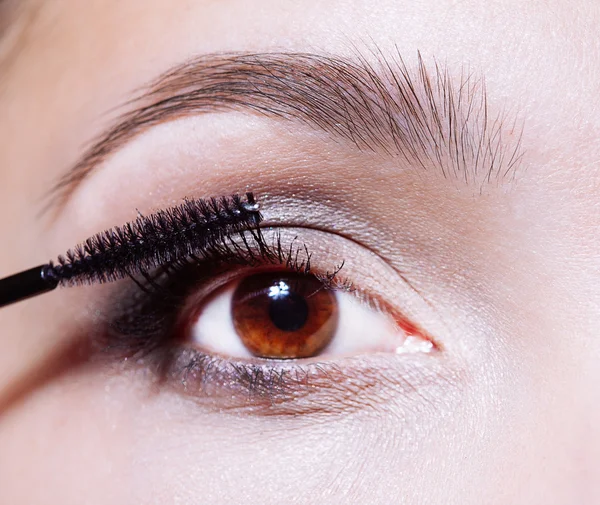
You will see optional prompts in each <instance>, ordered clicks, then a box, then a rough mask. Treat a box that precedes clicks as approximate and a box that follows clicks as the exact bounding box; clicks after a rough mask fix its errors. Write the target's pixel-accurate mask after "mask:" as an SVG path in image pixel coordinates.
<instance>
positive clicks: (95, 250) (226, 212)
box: [44, 193, 262, 286]
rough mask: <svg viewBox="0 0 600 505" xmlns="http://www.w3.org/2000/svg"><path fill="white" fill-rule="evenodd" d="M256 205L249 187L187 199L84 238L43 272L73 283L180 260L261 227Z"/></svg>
mask: <svg viewBox="0 0 600 505" xmlns="http://www.w3.org/2000/svg"><path fill="white" fill-rule="evenodd" d="M261 221H262V215H261V214H260V212H259V205H258V203H256V201H255V199H254V196H253V194H252V193H246V201H244V200H242V198H240V197H239V196H238V195H234V196H232V197H230V198H227V197H222V198H219V199H216V198H211V199H209V200H201V199H197V200H186V201H185V202H184V203H182V204H180V205H178V206H176V207H173V208H171V209H168V210H160V211H158V212H156V213H154V214H151V215H148V216H141V215H140V216H139V217H138V218H137V219H136V220H135V221H132V222H130V223H127V224H125V225H123V226H118V227H115V228H111V229H109V230H107V231H104V232H101V233H98V234H96V235H94V236H93V237H90V238H88V239H87V240H86V241H85V242H83V243H82V244H80V245H78V246H77V247H75V248H74V249H71V250H69V251H67V253H66V254H65V255H64V256H59V257H58V260H57V262H56V263H54V262H50V263H49V264H48V265H47V268H46V270H45V273H44V275H45V276H46V277H47V278H49V279H52V280H54V281H56V282H57V283H58V284H61V285H66V286H72V285H78V284H92V283H96V282H99V283H104V282H112V281H115V280H118V279H122V278H124V277H128V276H134V275H136V274H140V273H145V272H149V271H151V270H153V269H154V268H156V267H159V266H161V265H164V264H168V263H171V262H174V261H179V260H182V259H184V258H186V257H188V256H190V255H192V254H194V252H196V251H198V250H204V249H206V248H207V247H210V246H214V245H216V244H218V243H219V242H221V241H222V240H223V239H225V238H227V237H229V236H231V235H232V234H236V233H243V232H244V231H247V230H258V234H259V236H260V230H259V228H258V226H259V224H260V222H261Z"/></svg>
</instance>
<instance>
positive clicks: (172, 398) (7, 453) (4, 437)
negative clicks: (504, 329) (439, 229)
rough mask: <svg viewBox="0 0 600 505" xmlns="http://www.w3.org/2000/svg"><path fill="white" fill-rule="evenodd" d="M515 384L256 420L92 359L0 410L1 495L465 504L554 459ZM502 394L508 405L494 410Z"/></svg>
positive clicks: (124, 500) (510, 488) (541, 482)
mask: <svg viewBox="0 0 600 505" xmlns="http://www.w3.org/2000/svg"><path fill="white" fill-rule="evenodd" d="M482 378H483V377H480V379H482ZM486 383H487V386H486ZM515 386H516V384H504V385H499V384H496V385H495V386H492V385H491V384H490V382H488V381H485V380H482V381H481V382H477V383H476V384H471V387H466V388H465V389H463V390H461V391H456V392H455V397H454V398H449V397H448V396H449V395H446V396H445V397H444V398H443V400H440V399H439V398H438V401H435V399H434V398H433V397H431V398H430V401H428V402H424V403H418V404H417V403H416V402H410V401H407V398H398V399H397V401H395V402H390V403H389V404H387V405H386V406H385V408H384V406H382V408H381V409H379V408H377V409H376V408H366V409H365V410H363V411H360V412H357V413H355V414H348V415H343V414H342V415H338V416H329V417H321V418H316V417H312V416H298V417H295V416H280V417H274V416H273V417H260V416H258V415H252V414H251V413H243V412H238V413H216V412H213V413H209V412H207V411H206V410H203V409H202V408H200V407H199V406H198V405H197V404H196V403H195V402H194V401H192V400H189V399H184V398H182V397H179V396H177V395H175V394H172V393H169V392H166V391H164V389H163V390H161V389H159V388H160V387H161V386H160V385H157V384H154V385H152V384H148V383H146V382H145V380H144V378H143V377H142V376H141V375H137V374H133V373H132V375H128V374H123V375H121V376H119V377H116V376H114V377H111V376H107V374H106V372H103V371H100V370H94V369H93V367H90V366H89V365H88V366H86V367H85V368H83V367H82V368H81V369H80V370H74V371H73V372H72V373H70V374H65V375H63V376H62V377H60V378H58V379H56V380H54V381H52V382H51V383H48V384H47V385H45V386H43V387H41V388H39V389H38V390H37V391H35V392H33V393H32V394H30V395H29V396H28V397H27V399H26V400H24V401H23V402H22V403H20V404H18V405H14V406H13V407H12V409H11V410H10V411H7V412H5V413H4V414H3V416H2V418H1V419H0V447H1V448H2V450H1V451H0V475H1V476H2V479H1V480H2V486H0V503H48V502H50V503H60V504H61V505H69V504H71V503H72V504H80V503H97V504H108V503H111V504H116V505H119V504H130V503H146V504H153V503H156V504H163V503H180V504H183V505H187V504H195V503H214V504H221V503H223V504H225V503H245V502H250V503H265V504H268V503H287V502H289V501H290V497H294V500H295V502H297V503H307V504H310V503H319V504H320V505H325V504H327V503H339V501H338V500H339V497H340V496H345V497H348V501H350V502H356V503H388V502H389V501H388V500H389V497H390V496H393V497H397V498H398V499H400V498H402V499H405V500H407V501H408V502H409V503H410V502H417V501H418V502H427V503H438V501H439V502H440V503H449V502H456V503H465V504H466V503H470V502H469V501H468V498H466V496H465V494H464V493H465V490H466V489H468V490H469V491H468V493H467V496H469V497H471V498H473V497H477V500H475V501H474V503H482V502H486V497H488V498H489V497H490V496H501V495H502V496H510V497H512V498H514V499H515V500H516V498H517V497H519V492H520V491H519V490H522V489H525V488H527V487H528V486H529V487H530V488H532V489H535V490H536V492H538V491H539V492H541V491H540V490H541V489H544V488H545V486H547V484H548V482H550V480H548V477H549V476H550V475H551V476H552V479H553V481H554V479H558V480H560V478H559V475H558V474H559V471H560V468H559V467H558V466H557V465H556V464H555V463H553V461H555V460H554V458H553V454H554V453H555V452H556V451H555V449H556V447H555V446H552V447H547V446H546V447H545V446H544V444H543V443H542V442H543V440H542V439H546V437H547V432H546V431H543V430H542V431H541V435H536V433H538V432H540V429H539V428H540V419H539V409H537V408H536V407H535V404H532V403H531V402H530V401H529V399H527V401H526V399H524V398H523V394H522V393H523V392H522V391H521V394H520V395H519V394H517V393H518V392H517V391H516V390H515V389H514V388H515ZM498 397H502V398H508V397H511V398H513V399H514V401H513V402H504V403H503V407H502V409H499V408H498V405H492V404H491V403H490V398H498ZM517 397H520V398H519V399H518V400H517V399H516V398H517ZM362 400H363V401H365V402H368V401H369V398H366V397H364V398H362ZM492 403H493V402H492ZM524 405H525V407H526V408H525V410H524ZM548 419H550V418H547V417H546V420H545V424H544V426H546V429H547V430H548V429H551V428H550V427H548ZM516 420H518V422H517V421H516ZM563 442H564V441H563ZM522 448H527V450H526V451H525V454H523V450H522ZM563 449H564V447H563ZM563 449H561V451H559V452H561V454H564V450H563ZM540 458H541V459H540ZM541 460H543V461H546V463H544V464H543V465H540V461H541ZM555 473H556V474H557V475H554V474H555ZM521 476H523V477H521ZM524 480H527V482H524ZM558 480H557V481H558ZM28 483H35V485H29V484H28ZM567 494H568V493H567ZM336 497H337V498H338V499H336ZM442 498H444V499H442ZM453 500H456V501H453ZM512 502H514V500H513V501H512ZM500 503H501V502H500Z"/></svg>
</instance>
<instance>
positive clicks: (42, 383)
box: [0, 0, 600, 504]
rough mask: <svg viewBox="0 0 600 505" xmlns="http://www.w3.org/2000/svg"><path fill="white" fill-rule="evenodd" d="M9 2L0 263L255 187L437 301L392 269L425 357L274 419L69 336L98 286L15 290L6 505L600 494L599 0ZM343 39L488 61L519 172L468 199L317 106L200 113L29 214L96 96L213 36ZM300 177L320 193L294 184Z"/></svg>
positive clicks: (0, 318) (126, 92)
mask: <svg viewBox="0 0 600 505" xmlns="http://www.w3.org/2000/svg"><path fill="white" fill-rule="evenodd" d="M17 4H18V2H17V3H15V6H16V9H15V12H14V13H12V14H11V12H12V11H10V10H9V14H10V15H14V19H13V20H12V21H11V23H9V27H10V26H14V27H20V28H19V29H17V28H15V30H14V31H15V32H18V33H17V34H16V35H15V33H13V32H11V37H10V38H7V39H6V40H5V43H4V45H3V46H2V52H0V54H1V55H2V60H0V72H1V76H2V78H1V80H0V138H1V139H2V141H1V142H2V148H1V149H0V166H1V167H2V170H1V171H0V196H1V197H0V216H1V217H0V236H1V237H3V245H2V248H1V250H0V276H4V275H9V274H11V273H14V272H16V271H19V270H22V269H25V268H28V267H31V266H33V265H36V264H40V263H42V262H44V261H46V260H47V258H50V257H54V256H55V255H56V254H59V253H61V252H62V251H64V250H65V249H67V248H68V247H70V246H72V245H73V244H75V243H77V241H79V240H81V239H83V238H85V237H87V236H89V235H90V234H93V233H95V232H97V231H100V230H102V229H104V228H106V227H108V226H112V225H115V224H121V223H123V222H125V221H126V220H128V219H131V218H134V217H135V215H136V209H140V211H142V212H143V213H146V212H148V211H150V210H152V209H157V208H163V207H165V206H168V205H171V204H173V203H175V202H178V201H179V200H180V199H181V198H183V197H185V196H206V195H220V194H230V193H231V192H232V191H244V190H246V189H248V188H251V189H253V190H254V191H256V193H257V194H260V193H262V194H265V195H266V201H267V202H271V203H272V207H271V208H272V209H273V210H272V211H269V212H267V217H268V218H269V219H271V220H272V221H280V222H281V223H283V224H291V225H294V223H296V224H297V222H298V221H299V220H300V217H301V216H303V215H308V220H309V222H310V223H313V224H315V226H317V225H318V227H320V228H323V229H334V230H343V232H344V234H345V235H346V236H349V237H351V238H355V239H357V240H358V239H360V241H361V242H362V243H365V242H366V243H373V244H375V245H374V246H373V247H379V248H380V249H381V251H383V252H382V253H381V255H382V256H385V258H386V259H387V260H388V261H389V263H390V264H391V265H394V266H395V267H398V266H399V265H400V264H402V268H403V270H404V271H405V273H406V275H407V276H409V277H410V278H411V280H412V281H413V282H414V284H415V285H416V286H418V288H419V292H420V293H422V295H423V297H424V298H425V299H426V300H427V303H422V302H417V301H415V302H414V303H412V302H411V303H410V304H409V303H408V302H409V301H410V300H412V298H410V297H409V294H408V293H409V290H407V289H406V288H403V289H404V291H402V289H401V288H398V294H397V297H395V298H394V299H395V300H401V302H402V303H404V301H406V304H405V305H407V306H408V305H410V306H411V307H413V309H410V310H409V309H406V310H408V311H409V312H410V314H409V315H410V317H411V319H413V320H414V321H413V322H415V323H416V324H418V325H421V326H423V327H424V328H426V329H427V332H428V334H430V335H433V336H434V337H435V339H436V341H437V342H438V344H439V348H440V351H439V352H437V353H435V355H427V354H424V355H420V354H419V355H414V356H408V357H402V358H401V359H391V358H389V357H385V356H383V357H375V358H373V359H374V361H373V362H372V363H373V366H372V367H371V374H372V375H371V380H370V383H369V384H365V383H364V382H363V383H361V385H360V387H359V388H358V389H359V390H358V392H355V393H354V394H353V395H349V394H348V395H345V394H344V391H346V389H345V388H347V387H348V383H347V382H343V381H342V379H341V378H336V377H333V379H332V380H334V381H336V380H338V381H341V382H340V384H341V385H340V387H339V388H338V392H337V393H336V391H335V387H334V388H333V389H332V388H331V387H330V386H327V385H324V386H323V388H322V390H321V389H319V391H317V392H316V393H314V395H316V396H310V397H307V398H308V399H306V401H302V400H298V402H297V403H294V402H292V403H290V404H289V405H288V404H286V405H287V406H286V407H285V409H283V410H281V411H277V412H275V413H274V415H270V414H269V410H268V409H260V408H253V407H252V408H244V406H243V405H241V406H240V405H239V404H237V405H236V406H235V408H233V409H221V410H220V409H219V408H215V406H214V405H210V404H205V403H204V402H202V401H198V400H197V399H194V398H193V397H190V395H184V394H182V392H181V390H180V389H177V388H176V387H171V386H169V385H161V384H157V383H156V381H155V380H154V379H153V378H152V377H151V374H149V373H145V372H144V371H143V370H139V369H135V368H134V367H128V366H122V365H123V364H122V363H121V362H119V360H117V359H116V358H115V359H114V360H112V361H111V360H108V361H107V360H100V359H94V358H93V356H90V353H89V352H87V350H85V349H84V350H82V348H81V345H80V344H74V343H73V342H81V341H82V340H85V337H86V336H87V334H88V333H89V327H90V325H91V322H90V321H91V320H92V319H93V314H94V311H93V307H95V306H96V304H98V306H102V305H101V304H102V300H103V297H104V298H106V297H107V296H110V294H111V293H113V291H111V290H112V289H113V288H112V287H107V286H101V287H99V286H91V287H84V288H76V289H73V290H64V291H57V292H55V293H52V294H49V295H44V296H42V297H38V298H36V299H31V300H28V301H26V302H23V303H21V304H18V305H15V306H11V307H8V308H5V309H2V311H1V312H0V327H1V328H2V332H1V333H0V346H1V349H2V352H1V353H0V447H1V448H2V450H1V451H0V476H1V477H0V482H1V485H0V502H2V503H28V504H37V503H57V504H58V503H60V504H70V503H73V504H75V503H90V504H104V503H114V504H118V503H124V504H125V503H182V504H188V503H282V502H283V503H319V504H324V503H414V504H420V503H428V504H433V503H445V504H471V503H472V504H480V503H487V504H509V503H510V504H518V503H523V504H537V503H539V504H572V503H581V504H586V503H589V504H591V503H598V502H600V485H599V482H600V479H599V477H600V470H599V469H600V431H599V430H598V429H597V428H596V427H597V426H598V425H599V423H600V407H599V405H600V386H598V384H600V368H599V367H598V362H599V359H600V339H598V336H599V335H598V328H600V311H598V309H597V308H598V306H600V282H599V280H600V254H599V253H598V251H600V235H599V234H598V230H599V229H600V208H599V205H598V195H599V191H600V169H599V167H598V159H600V143H599V142H598V138H600V93H599V91H600V86H599V85H598V82H599V80H598V79H599V77H600V76H599V75H598V72H599V70H598V69H600V46H599V45H598V41H597V36H596V33H597V26H599V23H600V6H599V5H597V4H595V3H594V2H586V1H585V0H581V1H579V2H559V1H550V2H548V1H545V2H542V1H529V2H522V1H520V2H518V1H510V0H505V1H493V2H490V1H486V2H477V1H465V2H453V1H450V0H443V1H440V0H436V1H427V0H422V1H418V2H408V1H407V2H397V1H392V0H382V1H377V2H369V1H366V0H365V1H350V0H346V1H328V2H317V1H311V0H306V1H303V2H291V1H290V2H282V1H272V2H270V1H268V0H261V1H260V2H244V1H241V0H240V1H234V0H231V1H227V2H209V1H194V2H192V1H184V0H169V1H160V0H155V1H151V2H148V1H143V0H139V1H138V0H127V1H126V2H122V1H121V2H117V1H116V0H115V1H112V0H104V1H89V2H80V1H76V0H56V1H53V2H43V4H42V5H41V6H40V5H36V2H31V4H28V2H23V5H22V6H18V5H17ZM21 28H22V30H21ZM353 44H354V45H355V46H357V47H359V49H360V48H363V47H364V48H369V47H371V48H372V47H373V46H374V45H376V46H377V47H378V48H379V49H380V50H381V51H384V52H386V51H392V50H394V46H397V49H398V51H399V52H400V53H401V54H402V55H403V56H404V57H405V58H406V60H407V61H408V62H409V64H411V65H412V64H414V62H415V61H416V54H417V50H419V51H420V52H421V53H422V54H423V55H424V58H425V59H426V60H427V61H432V58H433V57H435V58H436V59H437V61H442V62H444V63H447V64H448V66H449V67H450V68H453V69H459V70H460V69H461V68H462V67H463V66H464V67H469V68H471V69H475V70H476V72H477V74H478V75H484V76H485V79H486V87H487V90H488V97H489V101H490V103H491V104H492V105H491V106H492V107H496V108H497V109H498V110H499V109H502V108H503V107H506V108H508V109H511V110H516V111H518V117H519V118H520V119H519V120H520V121H522V123H523V138H522V147H523V151H524V153H525V155H524V157H523V160H522V163H521V164H520V166H519V171H518V173H517V174H516V176H515V179H514V180H509V181H506V180H503V181H501V182H498V183H497V184H494V185H491V186H486V188H485V191H483V194H481V195H480V194H479V191H474V190H473V188H472V187H465V186H464V185H461V184H459V183H457V182H456V181H451V180H448V179H444V178H443V177H441V176H440V174H439V173H435V172H434V171H428V172H423V171H417V170H415V169H414V167H413V168H411V167H410V166H408V164H407V163H400V164H399V163H398V161H397V160H396V161H394V160H389V159H383V158H381V157H377V156H375V155H373V154H372V153H371V154H369V153H367V152H357V150H356V149H354V148H351V147H350V146H348V145H346V144H344V143H339V142H334V141H333V140H332V139H331V138H330V137H328V136H327V135H326V134H323V133H322V132H321V133H318V132H314V131H313V130H311V129H309V128H308V127H302V126H298V125H296V124H294V123H285V122H282V121H277V120H273V119H267V118H262V117H257V116H252V115H249V114H246V113H241V112H238V113H232V114H209V115H204V116H202V117H191V118H186V119H185V120H183V121H177V122H173V123H169V124H166V125H161V126H159V127H157V128H155V129H153V130H149V131H147V132H145V133H144V134H143V135H141V136H140V137H138V138H136V139H134V140H133V141H131V142H130V143H129V144H128V145H127V146H125V147H124V148H123V149H121V150H120V151H119V152H117V153H116V154H115V156H114V157H111V158H110V159H109V160H107V161H106V163H105V164H104V166H103V167H101V170H99V171H98V173H96V174H94V175H93V176H92V177H91V178H90V179H89V180H88V181H86V182H85V183H84V184H82V185H81V186H80V187H79V188H77V190H76V191H75V192H74V193H73V195H71V197H70V199H69V201H68V202H67V203H66V204H65V205H64V206H62V207H61V208H60V209H59V210H58V211H56V212H50V213H46V214H44V215H43V216H42V217H40V214H39V213H40V209H41V208H42V207H43V202H42V201H43V198H44V196H45V195H46V194H47V192H48V188H49V187H51V186H52V185H53V184H54V183H55V182H56V180H57V179H58V178H59V177H60V176H61V175H63V174H64V173H65V171H66V170H67V169H68V168H69V167H70V166H72V165H73V164H74V163H75V162H76V161H77V159H78V157H79V156H80V155H81V152H82V150H83V147H84V146H85V145H86V143H88V142H90V140H91V139H93V138H94V137H95V136H96V135H97V134H98V133H99V132H100V131H101V130H102V129H103V128H105V127H107V126H108V125H110V124H111V121H112V120H113V119H114V116H111V114H110V113H109V112H107V111H111V110H113V109H114V108H115V107H117V106H118V105H120V104H122V103H123V102H124V101H125V100H126V99H127V98H129V97H131V96H132V93H133V92H134V90H136V89H139V87H140V86H142V85H144V84H145V83H146V82H148V81H150V80H152V79H154V78H156V76H157V75H158V74H160V73H161V72H163V71H164V70H166V69H168V68H169V67H170V66H172V65H175V64H178V63H181V62H182V61H185V60H186V59H188V58H190V57H191V56H196V55H201V54H205V53H211V52H216V51H266V52H269V51H275V50H276V51H311V52H326V53H333V54H341V55H352V54H355V47H353ZM361 52H363V51H362V50H361ZM367 52H368V51H367ZM215 167H218V170H215ZM382 174H385V177H384V176H383V175H382ZM348 181H353V182H354V183H353V184H348ZM315 188H316V189H315ZM295 193H298V194H304V195H308V198H309V199H313V200H314V201H315V205H314V207H312V209H313V210H311V209H303V208H302V206H301V205H302V204H301V202H300V203H298V202H297V201H292V204H289V205H286V204H285V202H284V201H283V200H284V198H285V197H286V196H289V195H292V194H295ZM325 201H329V202H334V203H336V204H337V205H334V207H335V208H337V209H346V210H347V211H348V212H347V214H344V213H343V212H342V211H340V212H338V213H337V214H336V213H331V212H328V211H327V208H326V205H325V203H323V202H325ZM40 202H42V203H40ZM314 209H316V210H314ZM311 212H312V214H311ZM357 215H359V216H363V217H362V219H365V220H366V221H367V224H366V225H365V226H366V229H367V231H366V232H365V231H364V230H365V227H363V226H360V224H361V223H362V222H360V221H359V219H358V218H356V217H355V216H357ZM299 216H300V217H299ZM365 216H366V217H365ZM309 235H310V234H308V235H307V237H306V241H307V243H308V244H309V245H310V244H311V243H312V244H318V243H319V241H320V240H322V239H323V237H316V238H311V236H309ZM327 240H332V242H331V243H332V244H334V245H335V244H337V242H335V240H336V239H331V238H330V239H327ZM334 245H332V246H331V248H332V250H334V251H335V250H337V249H336V248H337V247H338V246H337V245H335V248H334ZM357 247H358V246H357ZM340 248H342V246H340ZM349 251H352V249H349ZM334 256H335V255H334ZM337 256H338V257H344V253H343V252H340V253H339V254H338V255H337ZM350 256H353V253H350ZM334 259H335V258H334ZM325 263H326V262H325V261H324V265H325ZM350 263H352V262H351V261H350ZM380 263H381V262H380ZM361 265H362V266H361ZM364 265H365V263H364V262H356V263H355V266H350V267H349V268H350V272H351V273H352V275H353V276H354V277H355V278H354V280H355V281H356V283H357V284H361V283H362V282H364V283H368V282H371V283H373V286H374V288H373V289H379V290H380V291H382V292H383V293H385V289H386V284H385V282H384V281H385V280H386V279H385V278H384V277H385V276H384V275H383V274H382V276H381V277H376V276H373V277H375V278H374V279H373V278H371V279H370V280H369V274H370V271H369V268H371V272H373V271H375V272H380V271H381V272H383V271H384V270H378V268H380V267H374V266H373V267H369V268H367V267H365V266H364ZM326 266H327V265H325V267H326ZM325 267H324V268H325ZM381 268H383V267H381ZM90 307H92V309H90ZM427 307H428V308H427ZM411 310H412V312H411ZM365 349H367V350H369V348H368V345H367V344H365ZM358 354H360V353H358ZM327 359H330V360H335V359H337V358H336V356H327ZM366 359H371V358H366ZM352 370H354V369H352ZM352 370H350V371H349V372H348V373H350V374H351V373H354V374H357V373H358V371H356V370H355V371H354V372H353V371H352ZM373 370H376V371H377V370H380V371H381V375H379V372H377V373H373ZM407 377H408V379H406V381H405V380H404V378H407ZM413 379H414V382H411V380H413ZM406 384H409V385H408V386H407V385H406ZM411 384H412V386H413V387H410V385H411ZM350 398H352V399H353V400H352V401H351V400H350ZM357 398H358V399H359V400H360V401H357V400H356V399H357ZM309 400H310V401H309ZM217 406H218V405H217ZM271 414H273V413H271ZM291 414H293V415H291Z"/></svg>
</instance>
